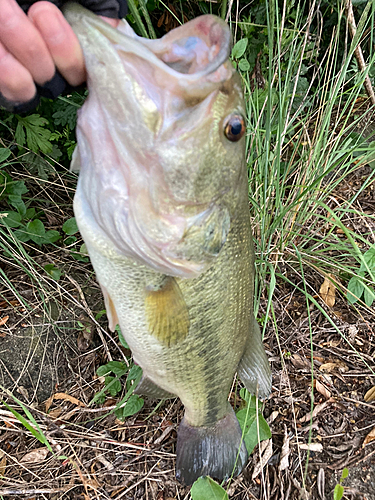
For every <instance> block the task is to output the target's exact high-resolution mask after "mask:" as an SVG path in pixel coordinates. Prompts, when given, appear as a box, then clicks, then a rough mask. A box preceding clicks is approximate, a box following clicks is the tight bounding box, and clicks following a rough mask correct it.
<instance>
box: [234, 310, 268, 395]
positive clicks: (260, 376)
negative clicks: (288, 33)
mask: <svg viewBox="0 0 375 500" xmlns="http://www.w3.org/2000/svg"><path fill="white" fill-rule="evenodd" d="M237 373H238V376H239V377H240V379H241V380H242V382H243V383H244V385H245V387H246V389H247V390H248V391H249V392H250V393H251V394H254V395H257V396H259V397H260V398H266V397H267V396H269V394H270V392H271V386H272V375H271V368H270V364H269V361H268V358H267V355H266V353H265V350H264V347H263V343H262V335H261V333H260V328H259V325H258V323H257V321H256V319H255V317H254V316H253V320H252V325H251V330H250V335H249V338H248V340H247V342H246V347H245V352H244V354H243V356H242V359H241V361H240V364H239V365H238V369H237Z"/></svg>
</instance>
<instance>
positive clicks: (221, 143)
mask: <svg viewBox="0 0 375 500" xmlns="http://www.w3.org/2000/svg"><path fill="white" fill-rule="evenodd" d="M64 14H65V16H66V18H67V20H68V21H69V23H70V24H71V26H72V27H73V30H74V31H75V33H76V35H77V36H78V38H79V41H80V44H81V46H82V50H83V54H84V57H85V62H86V68H87V82H88V88H89V97H88V99H87V100H86V102H85V104H84V106H83V107H82V109H81V111H80V113H79V118H78V126H77V139H78V147H77V149H76V151H75V154H74V159H73V168H74V169H79V170H80V175H79V181H78V186H77V192H76V195H75V198H74V211H75V216H76V220H77V224H78V227H79V229H80V232H81V234H82V237H83V239H84V241H85V243H86V246H87V249H88V252H89V255H90V258H91V262H92V264H93V267H94V269H95V272H96V275H97V279H98V281H99V283H100V286H101V288H102V291H103V294H104V299H105V304H106V309H107V315H108V319H109V326H110V328H111V329H112V330H114V328H115V326H116V324H117V323H119V324H120V327H121V331H122V333H123V335H124V337H125V339H126V341H127V343H128V344H129V346H130V348H131V350H132V352H133V356H134V360H135V362H136V363H138V364H139V365H140V366H141V367H142V369H143V378H142V380H141V382H140V384H139V385H138V387H137V389H136V391H137V392H138V393H139V394H143V395H146V396H150V397H156V398H163V397H171V396H178V397H179V398H180V399H181V401H182V402H183V404H184V406H185V416H184V418H183V420H182V422H181V424H180V426H179V430H178V438H177V459H176V476H177V478H178V479H179V480H181V481H183V482H184V483H186V484H191V483H192V482H193V481H194V480H195V479H197V478H198V477H199V476H202V475H210V476H212V477H215V478H218V479H225V478H228V477H229V476H230V475H231V474H234V475H236V474H238V473H239V472H240V471H241V470H242V468H243V467H244V465H245V464H246V461H247V450H246V447H245V445H244V443H243V440H242V435H241V429H240V427H239V424H238V421H237V419H236V416H235V414H234V412H233V409H232V408H231V406H230V404H229V402H228V394H229V391H230V388H231V384H232V382H233V377H234V375H235V373H236V372H237V373H238V375H239V377H240V378H241V380H242V382H243V383H244V385H245V387H246V388H247V389H248V390H249V391H250V392H251V393H253V394H258V395H259V396H260V397H266V396H267V395H268V394H269V392H270V388H271V374H270V368H269V364H268V361H267V358H266V355H265V352H264V349H263V346H262V341H261V335H260V331H259V327H258V325H257V322H256V320H255V318H254V315H253V278H254V276H253V274H254V252H253V247H252V238H251V231H250V217H249V210H248V183H247V171H246V165H245V136H244V135H245V118H244V117H245V107H244V102H243V97H242V89H241V83H240V79H239V76H238V75H237V74H236V72H235V70H234V68H233V66H232V64H231V62H230V61H229V59H228V56H229V53H230V47H231V35H230V30H229V28H228V26H227V25H226V24H225V23H224V22H223V21H222V20H221V19H219V18H217V17H215V16H211V15H207V16H202V17H199V18H197V19H195V20H193V21H190V22H188V23H186V24H185V25H183V26H181V27H179V28H176V29H175V30H173V31H171V32H170V33H168V34H167V35H165V36H164V37H163V38H161V39H160V40H146V39H142V38H140V37H138V36H136V35H135V33H134V32H133V31H132V29H131V28H130V27H129V26H128V25H127V24H126V23H125V22H122V23H121V24H120V26H119V28H118V29H113V28H112V27H111V26H109V25H108V24H106V23H105V22H103V21H102V20H101V19H100V18H98V17H97V16H95V15H94V14H92V13H90V12H89V11H87V10H85V9H84V8H82V7H81V6H78V5H77V4H68V5H67V6H66V7H65V10H64Z"/></svg>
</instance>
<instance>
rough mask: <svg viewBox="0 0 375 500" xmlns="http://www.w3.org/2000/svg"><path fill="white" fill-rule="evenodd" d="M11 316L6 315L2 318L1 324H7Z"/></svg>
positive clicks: (0, 319)
mask: <svg viewBox="0 0 375 500" xmlns="http://www.w3.org/2000/svg"><path fill="white" fill-rule="evenodd" d="M8 319H9V316H4V317H3V318H0V326H3V325H5V323H6V322H7V321H8Z"/></svg>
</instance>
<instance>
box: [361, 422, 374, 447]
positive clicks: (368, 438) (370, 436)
mask: <svg viewBox="0 0 375 500" xmlns="http://www.w3.org/2000/svg"><path fill="white" fill-rule="evenodd" d="M374 439H375V427H373V429H372V430H371V431H370V432H369V433H368V434H367V436H366V437H365V440H364V441H363V445H362V447H364V446H366V444H368V443H370V442H371V441H374Z"/></svg>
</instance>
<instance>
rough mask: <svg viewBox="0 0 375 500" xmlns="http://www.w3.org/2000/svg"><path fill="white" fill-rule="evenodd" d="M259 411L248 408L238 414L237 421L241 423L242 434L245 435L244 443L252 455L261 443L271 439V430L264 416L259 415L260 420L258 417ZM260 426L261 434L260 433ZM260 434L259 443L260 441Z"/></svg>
mask: <svg viewBox="0 0 375 500" xmlns="http://www.w3.org/2000/svg"><path fill="white" fill-rule="evenodd" d="M256 415H257V411H256V409H255V408H251V407H246V408H244V409H243V410H240V411H238V412H237V419H238V421H239V423H240V426H241V429H242V432H243V434H244V442H245V445H246V448H247V451H248V453H249V455H250V453H252V451H253V450H254V448H255V446H256V445H257V444H258V442H260V441H264V440H266V439H269V438H270V437H271V435H272V434H271V430H270V428H269V426H268V424H267V422H266V421H265V419H264V417H263V415H262V414H261V413H258V419H257V417H256ZM258 424H259V432H258ZM258 434H259V441H258Z"/></svg>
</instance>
